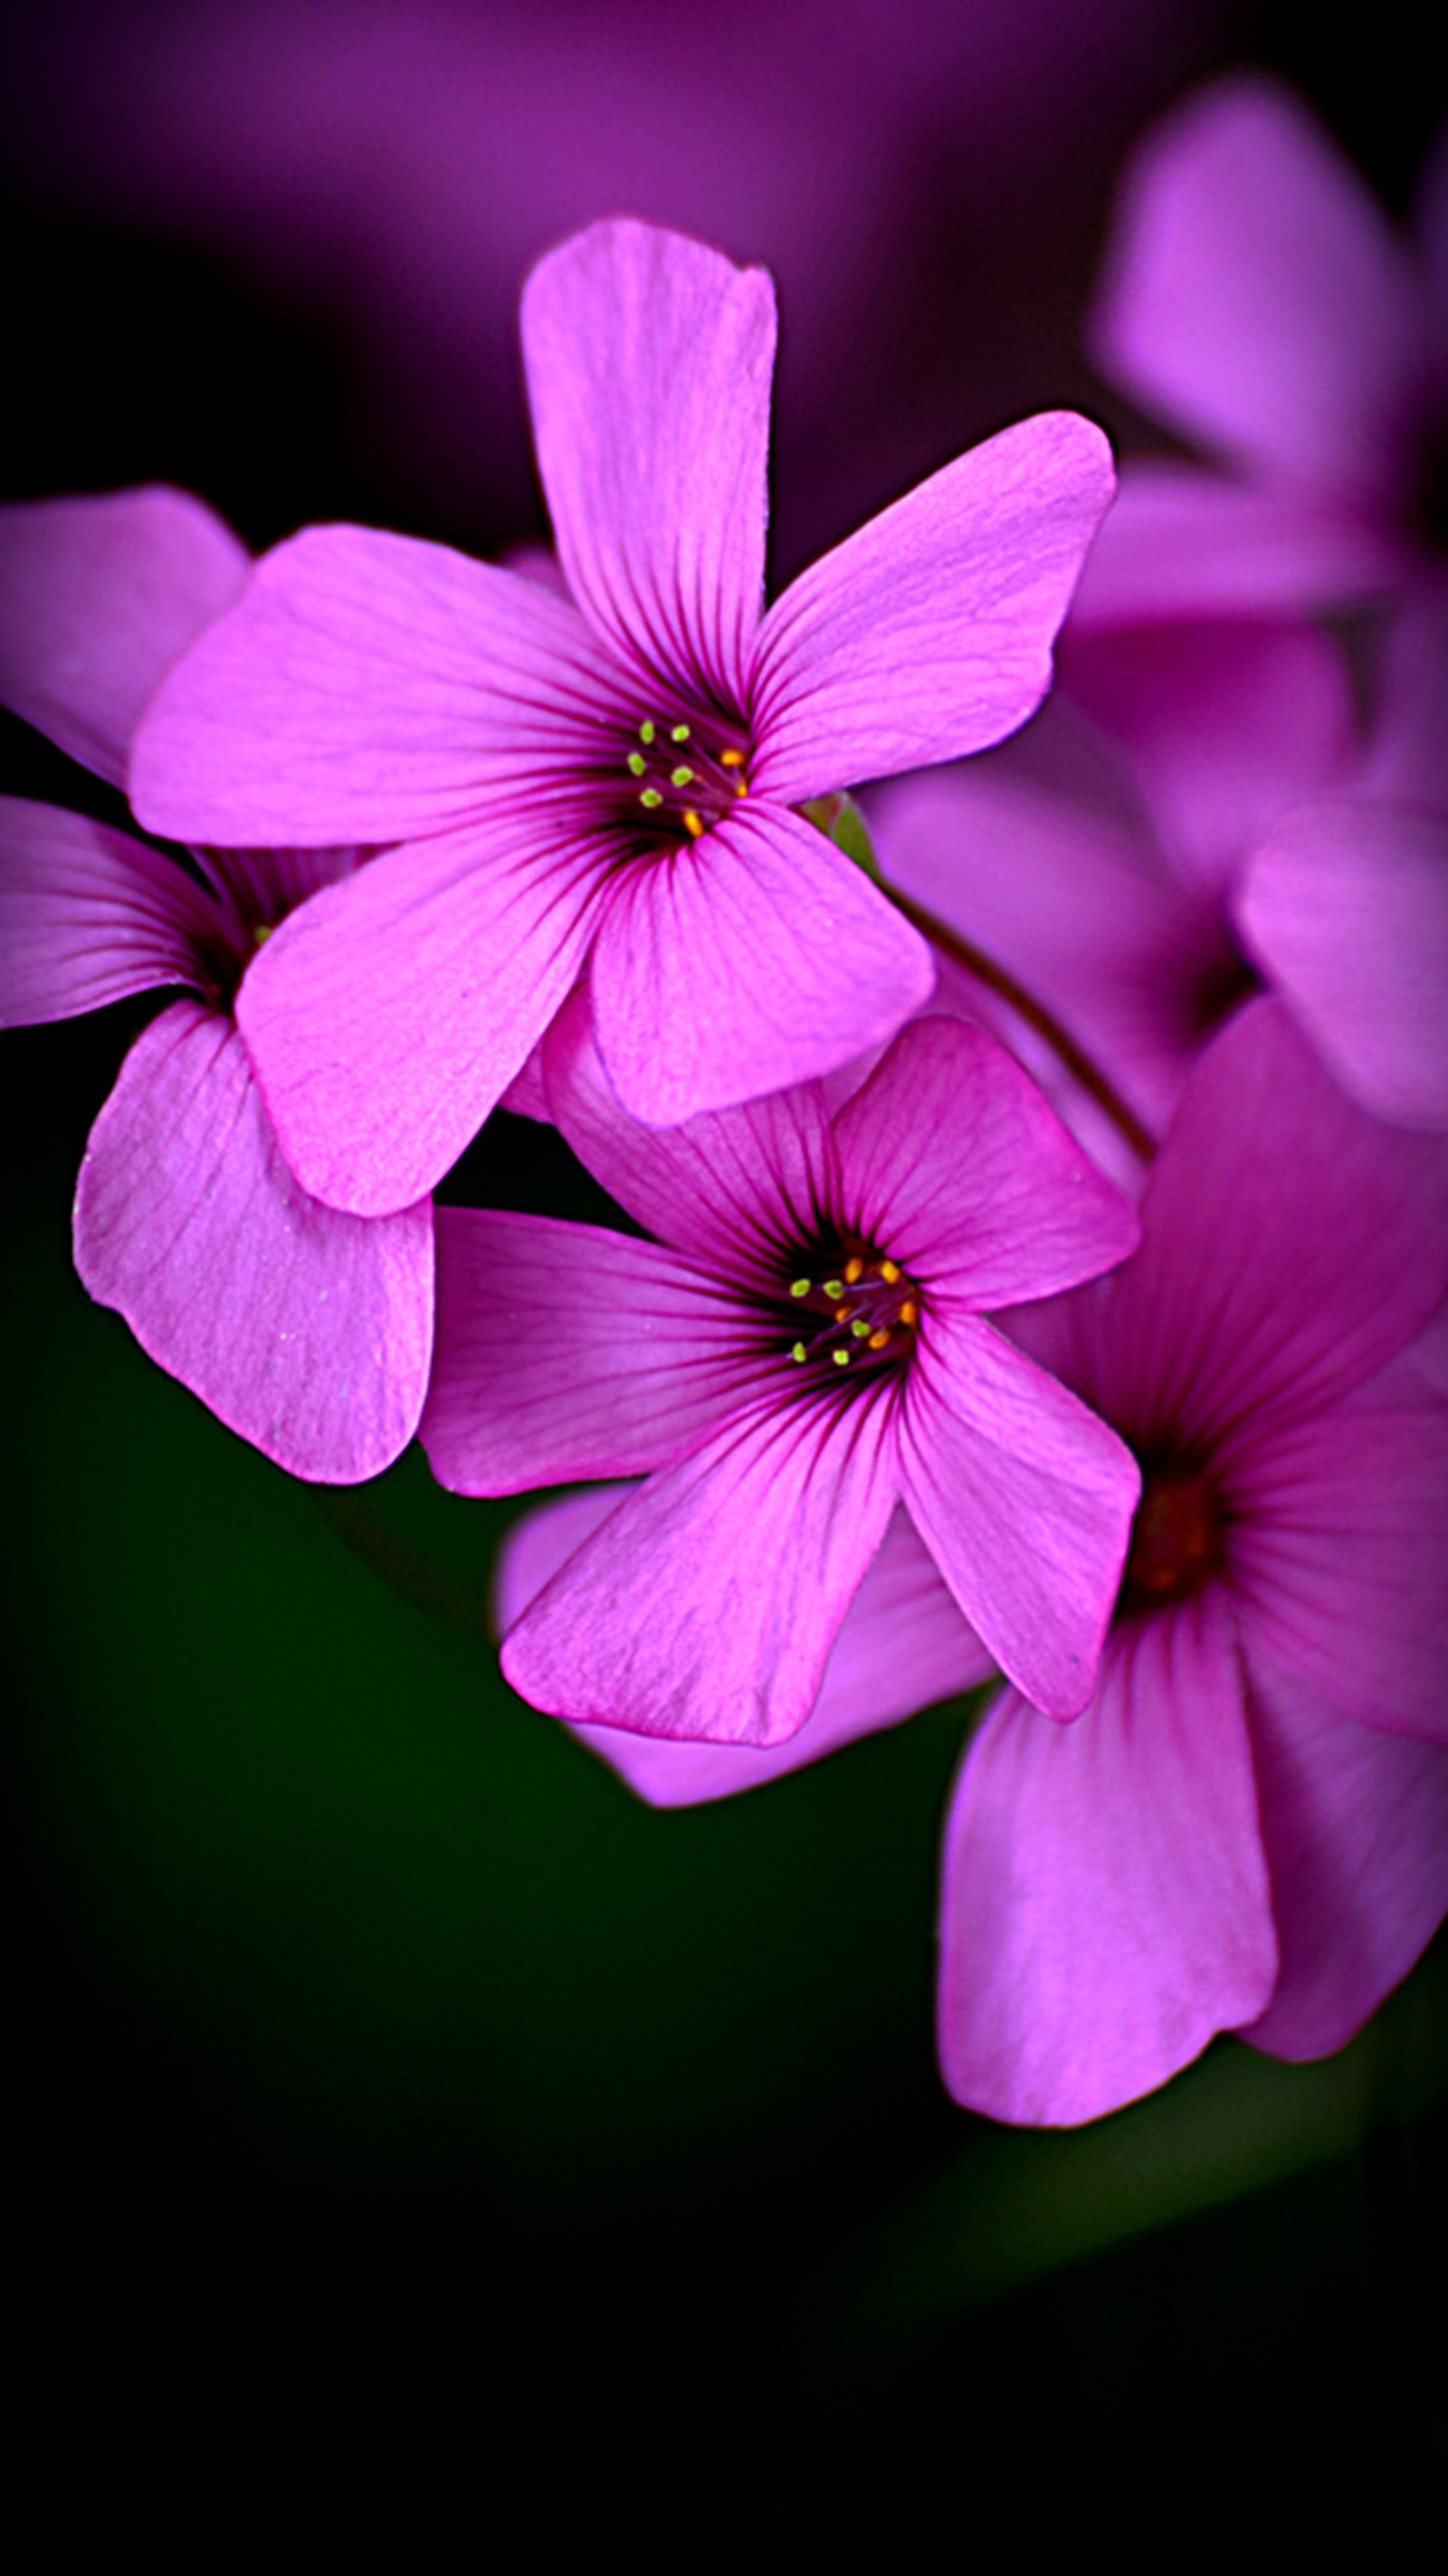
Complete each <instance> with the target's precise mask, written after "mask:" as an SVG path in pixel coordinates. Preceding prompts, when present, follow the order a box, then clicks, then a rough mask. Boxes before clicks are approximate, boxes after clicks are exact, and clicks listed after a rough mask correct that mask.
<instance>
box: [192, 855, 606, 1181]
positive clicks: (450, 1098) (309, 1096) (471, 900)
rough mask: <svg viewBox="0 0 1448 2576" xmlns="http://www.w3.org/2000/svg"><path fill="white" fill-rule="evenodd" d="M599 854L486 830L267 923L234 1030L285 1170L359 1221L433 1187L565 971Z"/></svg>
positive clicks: (477, 1122)
mask: <svg viewBox="0 0 1448 2576" xmlns="http://www.w3.org/2000/svg"><path fill="white" fill-rule="evenodd" d="M596 864H597V855H596V853H595V852H593V851H592V850H590V849H589V848H588V847H587V846H585V845H583V844H581V843H575V842H573V841H572V840H569V839H565V840H564V842H563V845H562V847H561V849H560V850H559V851H558V852H557V853H556V854H555V855H554V857H553V858H552V859H551V861H548V862H546V863H540V861H539V859H538V856H537V852H536V848H535V845H534V840H533V836H532V834H531V833H530V832H529V831H528V829H527V828H526V827H525V828H524V830H523V833H522V839H521V846H520V847H518V848H514V847H512V846H510V844H509V839H508V828H507V827H506V826H504V825H502V824H499V823H497V822H494V823H491V824H490V825H488V826H487V827H476V828H474V829H473V830H471V831H462V832H457V833H453V834H443V835H440V836H439V837H438V838H437V839H436V840H432V841H422V842H417V843H415V844H413V846H411V847H410V848H404V849H399V850H390V851H388V852H387V853H386V854H385V855H384V856H383V857H381V858H379V859H375V860H373V862H372V863H371V865H370V866H368V867H365V868H363V869H361V870H360V871H359V872H358V874H357V875H355V876H352V877H349V878H347V879H345V880H344V882H343V883H341V884H339V885H333V886H327V887H324V888H323V890H322V892H321V893H320V894H318V895H316V896H314V897H313V899H312V901H311V902H310V903H308V904H304V905H303V906H302V908H301V910H300V911H298V912H294V913H292V914H290V915H289V916H288V918H287V919H286V920H285V921H284V922H283V923H282V925H281V927H280V929H279V930H277V931H276V932H275V934H274V935H273V937H272V938H271V939H269V940H268V942H267V944H266V946H265V948H264V949H263V950H262V951H261V954H260V955H259V956H258V958H257V960H256V963H255V965H254V966H252V968H251V969H250V971H249V973H248V974H247V976H246V979H245V981H244V983H243V984H242V987H241V991H240V994H239V995H238V998H237V1018H238V1021H239V1023H240V1026H241V1029H242V1033H243V1035H244V1036H245V1039H246V1042H247V1045H248V1047H249V1048H250V1050H251V1054H252V1059H253V1061H254V1063H255V1065H256V1067H257V1071H258V1074H259V1076H260V1079H261V1083H262V1088H263V1091H264V1092H265V1095H266V1102H267V1107H268V1110H269V1111H270V1113H271V1116H272V1119H273V1121H274V1123H275V1126H276V1129H277V1134H278V1136H279V1138H280V1140H281V1145H282V1150H283V1152H284V1153H285V1155H286V1157H287V1160H288V1162H289V1163H290V1164H291V1166H292V1169H293V1170H294V1171H295V1172H296V1173H297V1174H298V1176H299V1177H300V1179H301V1180H302V1181H303V1183H304V1185H305V1186H306V1187H307V1188H308V1189H309V1190H310V1191H311V1192H312V1194H313V1196H314V1197H316V1198H319V1199H323V1200H325V1201H326V1203H327V1204H328V1205H329V1206H334V1207H342V1208H348V1209H350V1210H352V1211H353V1212H354V1213H355V1214H357V1215H360V1216H383V1215H387V1214H389V1213H390V1212H391V1211H392V1210H393V1209H395V1208H401V1207H410V1206H411V1205H412V1203H413V1201H414V1200H415V1199H418V1198H421V1197H422V1196H424V1194H425V1193H426V1192H427V1191H428V1190H430V1189H431V1188H432V1187H433V1186H434V1184H435V1183H436V1182H437V1181H439V1180H440V1179H441V1178H442V1176H443V1174H444V1172H446V1171H447V1170H448V1169H449V1167H450V1165H451V1164H453V1163H454V1162H455V1161H456V1160H457V1157H458V1155H459V1154H460V1153H461V1152H462V1150H463V1147H464V1146H465V1145H466V1144H468V1143H469V1142H470V1140H471V1139H472V1137H473V1136H474V1135H475V1134H476V1133H477V1130H478V1129H479V1127H480V1126H481V1125H482V1123H483V1120H484V1119H485V1118H486V1116H487V1114H488V1112H489V1110H490V1109H492V1108H493V1107H494V1106H495V1105H496V1103H497V1101H498V1100H499V1098H500V1097H501V1095H502V1093H503V1092H504V1091H505V1089H506V1088H507V1086H508V1084H509V1083H510V1082H511V1081H512V1079H513V1077H514V1075H515V1074H516V1073H517V1072H518V1071H519V1070H520V1068H521V1066H522V1065H523V1063H524V1062H525V1060H526V1058H527V1056H528V1054H529V1052H530V1050H531V1049H532V1047H533V1046H534V1045H535V1043H536V1042H537V1040H538V1039H539V1038H540V1037H541V1036H542V1034H543V1031H544V1030H545V1029H546V1027H547V1025H548V1022H549V1020H550V1019H551V1018H552V1016H553V1013H554V1012H555V1011H556V1010H557V1008H558V1006H559V1004H560V1002H562V1001H563V999H564V997H565V995H566V994H567V992H568V989H569V987H570V985H571V984H572V982H573V980H574V977H575V976H576V974H577V973H578V970H579V967H580V965H581V964H582V961H583V958H584V955H585V953H586V950H587V946H588V935H589V929H590V926H591V914H592V902H591V878H592V876H593V873H594V871H595V867H596Z"/></svg>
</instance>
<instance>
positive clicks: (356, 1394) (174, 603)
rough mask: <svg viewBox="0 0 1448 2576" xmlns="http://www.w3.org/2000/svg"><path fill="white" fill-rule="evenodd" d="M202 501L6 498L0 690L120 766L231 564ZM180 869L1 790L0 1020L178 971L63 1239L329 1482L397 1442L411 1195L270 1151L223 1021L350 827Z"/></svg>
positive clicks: (96, 759) (275, 1446)
mask: <svg viewBox="0 0 1448 2576" xmlns="http://www.w3.org/2000/svg"><path fill="white" fill-rule="evenodd" d="M246 569H247V566H246V557H245V555H244V554H243V552H242V549H241V548H240V546H239V545H238V544H237V543H236V540H235V539H234V538H233V537H232V536H231V535H230V533H229V531H228V530H227V529H226V528H224V527H223V526H222V524H221V522H220V521H219V520H218V519H216V518H214V517H213V516H212V514H211V513H210V512H209V511H208V510H206V509H205V508H204V507H203V506H202V504H201V503H200V502H198V501H194V500H192V499H191V498H190V497H189V496H188V495H186V494H185V493H181V492H172V491H168V490H165V489H163V488H159V487H158V488H155V489H152V490H147V491H139V492H123V493H116V494H113V495H109V496H106V497H102V498H98V499H87V500H65V501H51V502H42V503H37V504H34V505H27V506H21V507H18V508H14V509H10V510H7V511H4V512H0V570H3V573H4V576H5V581H4V588H5V613H4V616H3V618H0V698H3V700H4V701H5V702H6V703H7V704H8V705H10V706H12V707H13V708H15V709H16V711H17V712H18V713H20V714H21V715H24V716H26V717H27V718H28V719H29V720H30V721H31V722H32V723H33V724H35V725H37V726H38V727H39V728H40V730H41V731H42V732H43V733H46V734H48V735H49V736H50V738H51V740H52V741H54V742H57V743H59V744H60V745H61V747H62V748H63V749H64V750H67V751H70V752H72V753H74V754H75V756H76V757H77V758H78V759H80V760H83V761H84V762H85V763H86V765H87V766H88V767H89V768H92V769H95V770H97V771H99V772H100V774H101V776H102V777H105V778H109V779H111V780H113V781H117V782H118V781H119V780H120V778H121V776H122V774H123V771H124V766H125V757H126V750H127V744H128V741H129V737H130V733H131V730H132V728H133V726H134V723H135V720H136V718H137V717H138V715H139V713H140V710H141V707H142V705H143V704H144V702H145V698H146V696H147V693H148V692H149V690H150V689H152V688H153V687H154V686H155V683H156V681H157V680H158V679H159V677H160V675H161V673H162V671H163V670H164V669H165V667H166V665H167V663H168V661H170V659H171V658H172V657H173V656H174V654H175V653H177V652H178V651H179V650H181V648H182V647H183V646H184V645H186V644H187V643H189V642H190V641H191V639H192V637H193V636H194V635H195V634H196V633H197V632H198V631H199V629H200V628H201V627H202V626H203V625H204V623H205V622H206V620H207V618H208V617H212V616H215V615H217V614H218V613H219V612H220V611H221V610H222V609H223V608H224V607H225V606H226V605H227V603H228V601H229V600H231V599H232V598H234V597H235V595H236V593H237V591H238V590H239V589H240V588H241V586H242V584H243V583H244V581H245V578H246ZM195 855H196V866H197V869H198V872H199V874H198V876H196V877H193V876H191V875H189V874H188V873H187V872H186V870H185V869H184V868H183V867H181V866H180V865H179V864H178V863H177V862H176V861H175V860H174V859H172V858H169V857H167V856H165V855H163V854H162V853H161V852H159V851H155V850H151V849H148V848H147V847H146V846H145V844H144V843H142V842H140V841H137V840H135V839H133V838H132V836H131V835H130V833H128V832H124V831H118V830H116V829H114V828H113V827H111V826H110V825H107V824H103V823H98V822H93V821H91V820H90V819H89V818H88V817H86V816H85V815H81V814H68V813H63V812H61V811H59V810H58V809H56V808H55V807H53V806H49V805H38V804H33V803H29V802H25V801H22V800H20V799H17V798H9V797H7V798H5V799H3V800H0V1024H3V1025H6V1026H10V1027H14V1026H19V1025H24V1024H26V1023H30V1022H36V1021H42V1020H56V1019H67V1018H70V1017H71V1016H72V1015H74V1014H75V1013H77V1012H80V1011H90V1010H95V1009H98V1008H99V1007H100V1006H101V1005H102V1004H104V1003H106V1002H111V1001H117V1000H120V999H121V998H122V997H123V996H124V995H126V994H130V993H143V992H148V991H150V990H152V989H154V988H156V987H162V986H166V985H181V986H184V987H186V988H188V990H187V995H186V998H185V999H181V1000H176V1001H173V1002H171V1003H169V1004H168V1006H167V1007H166V1009H165V1010H163V1011H162V1012H161V1013H160V1015H159V1017H158V1018H156V1019H154V1020H153V1021H152V1022H151V1024H150V1026H149V1028H147V1029H146V1030H145V1031H144V1033H143V1034H142V1036H141V1037H139V1038H138V1039H137V1041H136V1043H135V1045H134V1046H133V1047H132V1048H131V1051H130V1053H129V1055H128V1056H127V1057H126V1060H125V1063H124V1064H123V1065H122V1068H121V1073H120V1079H119V1081H118V1082H117V1084H116V1087H115V1089H114V1091H113V1092H112V1093H111V1096H110V1099H109V1100H108V1101H107V1102H106V1105H105V1107H104V1108H103V1110H102V1111H101V1114H100V1116H99V1118H98V1119H97V1121H96V1123H95V1126H94V1127H93V1129H92V1130H91V1136H90V1142H89V1144H88V1146H87V1148H86V1156H85V1161H84V1163H83V1164H82V1166H81V1173H80V1181H79V1186H78V1189H77V1193H76V1206H75V1257H76V1266H77V1268H78V1270H79V1272H80V1275H81V1278H82V1279H83V1281H84V1282H85V1285H86V1287H87V1288H88V1289H89V1290H90V1293H91V1295H92V1296H93V1297H95V1298H96V1299H97V1300H98V1301H99V1303H100V1304H102V1305H106V1306H114V1307H116V1308H118V1310H119V1311H120V1313H121V1314H122V1315H124V1316H125V1318H126V1321H127V1323H128V1324H129V1325H130V1327H131V1329H132V1331H133V1332H134V1333H135V1335H136V1338H137V1340H138V1341H139V1342H140V1343H141V1344H142V1346H143V1347H144V1348H145V1349H146V1350H147V1351H148V1352H149V1353H150V1355H151V1357H152V1358H153V1359H155V1360H157V1361H159V1363H160V1365H161V1366H162V1367H163V1368H165V1369H168V1370H169V1371H170V1372H171V1374H172V1376H173V1377H178V1378H179V1379H180V1380H181V1381H182V1383H183V1385H186V1386H189V1387H190V1388H191V1389H192V1391H193V1393H194V1394H196V1395H199V1396H200V1397H201V1399H202V1401H203V1402H204V1403H206V1404H208V1405H209V1406H210V1407H211V1410H212V1411H213V1412H214V1413H216V1414H218V1415H219V1416H220V1418H221V1419H222V1421H223V1422H225V1423H227V1424H228V1425H229V1426H230V1428H231V1429H232V1430H234V1431H239V1432H240V1433H241V1434H242V1436H243V1438H245V1439H248V1440H251V1441H253V1442H254V1443H255V1444H256V1446H257V1447H258V1448H260V1449H262V1450H264V1451H265V1452H266V1454H267V1455H268V1457H271V1458H274V1459H276V1460H277V1462H278V1463H279V1464H280V1465H282V1466H284V1467H288V1468H290V1469H291V1470H292V1471H293V1473H294V1474H297V1475H303V1476H311V1477H316V1478H319V1479H321V1480H322V1481H324V1482H332V1483H344V1482H348V1481H351V1480H352V1479H355V1478H359V1477H363V1476H369V1475H374V1474H376V1472H377V1471H378V1469H380V1468H382V1467H384V1466H386V1465H387V1464H388V1462H389V1461H390V1460H391V1459H392V1458H394V1457H396V1455H397V1454H398V1452H399V1451H400V1450H401V1449H402V1448H403V1447H404V1446H405V1445H406V1443H407V1441H408V1440H409V1439H410V1438H411V1436H412V1432H413V1430H414V1429H415V1427H416V1424H417V1418H418V1415H419V1413H420V1411H421V1407H422V1399H423V1394H424V1391H425V1388H426V1384H427V1370H428V1361H429V1356H430V1351H431V1339H432V1228H431V1217H430V1212H429V1210H428V1209H427V1208H426V1207H415V1208H411V1209H408V1210H406V1211H405V1212H403V1213H401V1214H398V1215H395V1216H391V1217H388V1218H387V1219H385V1220H383V1221H381V1222H379V1223H375V1224H374V1223H367V1222H365V1221H364V1220H362V1219H360V1218H357V1217H351V1216H346V1215H343V1214H340V1213H339V1212H338V1211H337V1210H335V1209H332V1208H325V1207H321V1206H319V1205H318V1204H317V1202H316V1201H315V1200H314V1199H310V1198H308V1197H307V1195H306V1193H305V1191H304V1190H303V1189H302V1188H301V1186H300V1185H299V1183H298V1182H297V1181H296V1179H295V1178H294V1176H293V1174H292V1173H291V1172H290V1171H289V1170H288V1168H287V1165H286V1163H285V1161H284V1160H283V1158H282V1155H281V1153H280V1151H279V1149H278V1146H277V1142H276V1139H275V1137H274V1135H273V1133H272V1130H271V1126H270V1122H269V1120H268V1118H267V1115H266V1112H265V1110H264V1108H263V1106H262V1101H261V1095H260V1093H259V1091H258V1089H257V1085H256V1081H255V1078H254V1076H253V1074H252V1070H251V1065H250V1061H249V1058H248V1056H247V1051H246V1047H245V1045H244V1043H243V1041H242V1039H241V1037H240V1036H239V1035H238V1033H237V1029H236V1024H235V1017H234V1008H235V999H236V994H237V992H238V989H239V988H240V987H241V986H242V985H243V984H244V981H245V978H246V976H247V974H248V972H249V971H250V967H251V961H252V960H253V959H254V958H255V956H256V955H257V953H258V945H259V943H260V942H263V941H265V939H266V938H267V937H268V936H269V935H270V934H271V931H272V929H273V927H274V925H275V924H276V923H278V922H279V921H281V920H282V919H284V918H285V917H286V916H287V915H288V914H289V913H291V912H292V911H293V910H294V908H295V907H296V906H297V905H298V904H300V903H302V902H303V901H304V900H305V899H306V897H307V896H308V895H310V894H312V893H313V891H314V890H315V889H316V888H317V887H318V886H321V885H324V884H328V883H330V882H332V881H333V880H335V879H337V878H338V877H340V876H342V875H344V874H346V873H349V872H350V871H351V869H352V868H353V867H354V866H355V864H356V858H357V854H356V852H355V851H350V850H307V851H285V850H274V851H269V852H247V851H237V850H212V851H205V852H198V853H196V854H195Z"/></svg>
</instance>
